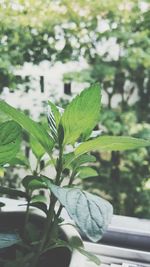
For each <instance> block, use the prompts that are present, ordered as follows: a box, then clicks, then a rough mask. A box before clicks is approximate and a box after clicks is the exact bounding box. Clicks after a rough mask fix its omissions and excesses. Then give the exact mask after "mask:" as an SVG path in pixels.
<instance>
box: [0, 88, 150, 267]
mask: <svg viewBox="0 0 150 267" xmlns="http://www.w3.org/2000/svg"><path fill="white" fill-rule="evenodd" d="M48 105H49V107H50V112H49V114H48V121H49V132H48V131H47V130H46V129H45V128H44V127H43V126H42V125H41V124H39V123H37V122H35V121H33V120H32V119H30V118H29V117H28V116H26V115H25V114H24V113H22V112H20V111H18V110H16V109H15V108H13V107H11V106H10V105H8V104H7V103H6V102H4V101H2V100H0V111H1V112H2V113H5V114H6V115H7V116H9V118H10V119H11V120H8V121H6V122H4V123H2V124H1V125H0V165H1V166H5V164H7V163H9V162H10V161H11V160H12V159H14V158H15V157H16V155H17V153H18V151H19V147H20V142H21V131H22V128H23V129H24V130H26V131H27V132H28V134H29V135H30V136H31V137H32V139H31V140H32V146H34V150H36V152H35V153H36V154H37V158H40V157H41V155H43V153H47V154H48V155H49V157H50V161H51V162H53V166H54V167H55V170H56V176H55V178H53V177H51V175H50V177H45V176H43V175H40V174H37V173H36V174H33V175H28V176H26V177H24V179H23V180H22V185H23V186H24V189H25V190H24V191H22V190H15V189H12V188H6V187H2V186H1V187H0V193H3V194H8V195H10V196H18V197H23V198H26V200H27V209H26V219H25V226H24V233H23V234H22V235H21V237H19V238H18V235H17V237H15V240H14V243H18V246H19V245H20V246H22V247H24V248H27V249H25V252H24V253H22V254H21V255H20V254H19V258H16V261H15V263H13V262H11V263H9V266H14V265H13V264H15V267H16V266H20V264H22V262H24V265H25V264H26V265H25V266H32V267H35V266H37V264H38V261H39V258H40V256H41V255H42V254H43V253H44V252H45V251H48V250H51V249H53V248H56V247H62V246H67V247H69V249H71V250H72V249H73V247H74V248H76V249H78V250H79V251H80V252H81V253H83V254H84V255H85V254H86V255H87V257H89V259H91V260H93V261H95V262H96V263H97V264H99V260H98V259H97V258H96V257H95V256H93V255H91V254H89V253H87V252H85V251H84V248H83V245H82V244H81V242H77V240H76V239H75V240H73V241H72V242H70V243H67V242H65V241H62V240H60V238H59V235H58V229H59V225H60V224H61V223H62V219H61V216H60V215H61V211H62V208H63V207H64V208H65V209H66V210H67V211H68V213H69V215H70V217H71V218H72V219H73V221H74V223H75V224H76V226H77V227H78V228H79V229H80V231H81V232H82V233H83V234H84V235H86V236H87V238H89V239H90V240H92V241H94V242H96V241H98V240H99V239H100V238H101V236H102V234H103V232H104V231H105V230H106V228H107V226H108V224H109V222H110V220H111V217H112V211H113V209H112V206H111V204H110V203H109V202H107V201H106V200H104V199H102V198H100V197H98V196H96V195H92V194H90V193H87V192H84V191H82V190H80V189H78V188H76V187H75V186H74V185H73V183H74V181H75V179H76V177H77V176H78V172H79V168H80V167H81V166H82V165H84V164H85V163H87V162H91V161H93V160H94V159H93V157H92V156H91V155H90V154H89V153H90V151H92V150H100V151H111V150H113V151H118V150H119V151H122V150H126V149H133V148H139V147H144V146H149V145H150V142H149V141H146V140H144V139H137V138H132V137H126V136H125V137H124V136H122V137H120V136H99V137H96V138H92V137H91V133H92V130H93V129H94V127H95V126H96V124H97V123H98V122H99V119H100V108H101V94H100V88H99V85H97V84H95V85H93V86H91V87H90V88H87V89H85V90H84V91H83V92H82V93H81V94H80V95H78V96H76V97H75V98H74V99H73V100H72V101H71V103H70V104H69V105H68V106H67V108H66V109H65V111H64V113H63V114H60V113H59V110H58V109H57V107H56V106H55V105H54V104H53V103H51V102H50V101H49V102H48ZM33 140H34V141H33ZM79 140H80V143H78V141H79ZM68 147H69V149H70V148H71V152H69V153H68V152H67V151H68ZM56 149H57V151H58V153H56ZM57 154H58V155H57ZM56 155H57V156H56ZM66 169H69V170H70V175H69V178H68V179H67V185H65V186H64V171H65V170H66ZM37 189H44V190H47V191H48V192H49V200H48V201H46V200H45V198H44V197H42V196H40V195H38V194H36V193H35V192H36V191H35V190H37ZM57 201H58V202H59V206H57V205H56V204H57ZM32 206H34V207H37V208H39V209H41V210H42V211H43V212H44V213H45V215H46V219H45V227H44V229H43V232H42V235H41V236H40V237H39V239H38V240H36V242H35V240H34V238H31V232H32V228H31V229H30V227H29V226H28V219H29V213H30V207H32ZM83 211H84V212H83ZM87 221H88V223H87ZM28 236H30V238H29V239H28V238H27V237H28ZM32 236H33V235H32ZM5 241H6V240H5ZM9 241H10V240H9V238H8V242H5V243H4V242H3V239H2V240H1V241H0V246H1V247H7V246H9V245H8V243H9ZM6 243H7V245H6ZM11 244H12V237H11V242H10V245H11ZM26 250H27V251H28V254H29V255H28V256H27V255H26V253H27V252H26ZM16 255H18V254H16ZM6 264H8V263H6ZM11 264H12V265H11ZM4 266H5V265H4ZM6 266H7V265H6Z"/></svg>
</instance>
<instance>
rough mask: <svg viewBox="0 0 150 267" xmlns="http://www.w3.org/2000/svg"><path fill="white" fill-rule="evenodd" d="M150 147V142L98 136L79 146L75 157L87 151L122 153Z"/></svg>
mask: <svg viewBox="0 0 150 267" xmlns="http://www.w3.org/2000/svg"><path fill="white" fill-rule="evenodd" d="M146 146H150V141H147V140H144V139H138V138H133V137H128V136H100V137H98V138H95V139H93V140H90V141H86V142H84V143H83V144H81V145H79V146H78V147H77V148H76V150H75V155H76V156H78V155H82V154H84V153H87V152H89V151H94V150H99V151H122V150H129V149H136V148H140V147H146Z"/></svg>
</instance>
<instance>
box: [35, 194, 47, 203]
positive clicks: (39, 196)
mask: <svg viewBox="0 0 150 267" xmlns="http://www.w3.org/2000/svg"><path fill="white" fill-rule="evenodd" d="M46 201H47V199H46V197H45V196H41V195H36V196H33V197H32V198H31V202H32V203H34V202H43V203H45V202H46Z"/></svg>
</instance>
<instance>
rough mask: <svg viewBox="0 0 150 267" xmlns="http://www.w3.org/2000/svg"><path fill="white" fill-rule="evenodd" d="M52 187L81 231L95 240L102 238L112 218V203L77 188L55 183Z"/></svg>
mask: <svg viewBox="0 0 150 267" xmlns="http://www.w3.org/2000/svg"><path fill="white" fill-rule="evenodd" d="M50 188H51V191H52V192H53V194H54V195H55V196H56V197H57V199H58V200H59V201H60V203H61V204H62V205H63V206H64V207H65V208H66V210H67V212H68V214H69V215H70V217H71V218H72V219H73V221H74V222H75V223H76V225H77V226H78V227H79V229H80V231H81V232H82V233H83V234H84V235H85V236H87V237H88V238H89V239H90V240H92V241H94V242H97V241H98V240H100V238H101V237H102V235H103V233H104V231H105V230H106V229H107V226H108V224H109V223H110V220H111V218H112V213H113V208H112V205H111V204H110V203H109V202H108V201H106V200H104V199H102V198H100V197H98V196H94V195H92V194H90V193H87V192H84V191H81V190H80V189H77V188H61V187H58V186H56V185H53V184H51V185H50Z"/></svg>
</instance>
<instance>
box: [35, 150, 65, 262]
mask: <svg viewBox="0 0 150 267" xmlns="http://www.w3.org/2000/svg"><path fill="white" fill-rule="evenodd" d="M62 155H63V147H62V146H60V148H59V157H58V160H57V166H56V178H55V184H56V185H59V184H60V182H61V173H62ZM56 202H57V199H56V197H55V196H54V195H53V194H52V193H51V196H50V205H49V210H48V214H47V218H46V223H45V227H44V233H43V238H42V240H41V242H40V244H39V247H38V250H37V253H36V256H35V257H34V259H33V262H32V265H31V266H32V267H36V266H37V263H38V260H39V257H40V255H41V253H42V251H43V249H44V247H45V245H46V243H47V240H48V241H49V242H50V237H49V232H50V229H51V227H52V225H53V223H54V222H55V223H56V217H57V216H58V215H59V213H60V212H61V210H59V212H58V213H57V214H55V204H56ZM57 218H58V217H57ZM51 232H52V231H51Z"/></svg>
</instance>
